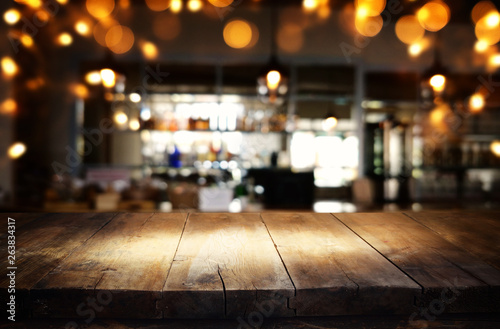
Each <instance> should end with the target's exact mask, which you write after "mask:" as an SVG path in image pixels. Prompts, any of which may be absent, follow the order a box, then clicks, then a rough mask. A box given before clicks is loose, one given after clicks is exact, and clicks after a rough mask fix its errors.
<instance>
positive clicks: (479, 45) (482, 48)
mask: <svg viewBox="0 0 500 329" xmlns="http://www.w3.org/2000/svg"><path fill="white" fill-rule="evenodd" d="M489 47H490V45H489V44H488V43H487V42H486V41H484V40H477V41H476V42H475V43H474V50H475V51H476V52H478V53H480V54H481V53H484V52H486V50H488V48H489Z"/></svg>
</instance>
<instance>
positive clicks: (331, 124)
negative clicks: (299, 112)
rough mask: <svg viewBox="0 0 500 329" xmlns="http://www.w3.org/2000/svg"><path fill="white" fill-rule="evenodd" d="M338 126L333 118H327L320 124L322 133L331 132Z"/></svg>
mask: <svg viewBox="0 0 500 329" xmlns="http://www.w3.org/2000/svg"><path fill="white" fill-rule="evenodd" d="M337 124H338V120H337V118H335V117H328V118H326V119H325V120H323V122H322V123H321V126H322V128H323V130H324V131H331V130H333V129H334V128H335V127H336V126H337Z"/></svg>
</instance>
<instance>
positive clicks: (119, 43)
mask: <svg viewBox="0 0 500 329" xmlns="http://www.w3.org/2000/svg"><path fill="white" fill-rule="evenodd" d="M105 41H106V46H107V47H108V48H109V49H110V50H111V51H112V52H114V53H115V54H123V53H126V52H127V51H129V50H130V49H131V48H132V46H133V45H134V41H135V36H134V32H132V30H131V29H130V28H128V27H126V26H123V25H119V24H118V25H115V26H113V27H111V28H110V29H109V30H108V32H107V33H106V37H105Z"/></svg>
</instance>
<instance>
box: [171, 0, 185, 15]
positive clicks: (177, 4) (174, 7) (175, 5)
mask: <svg viewBox="0 0 500 329" xmlns="http://www.w3.org/2000/svg"><path fill="white" fill-rule="evenodd" d="M170 10H171V11H172V12H173V13H178V12H180V11H181V10H182V0H171V2H170Z"/></svg>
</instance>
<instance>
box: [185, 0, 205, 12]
mask: <svg viewBox="0 0 500 329" xmlns="http://www.w3.org/2000/svg"><path fill="white" fill-rule="evenodd" d="M187 7H188V9H189V11H191V12H193V13H194V12H197V11H200V10H201V8H203V2H201V0H189V2H188V3H187Z"/></svg>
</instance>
